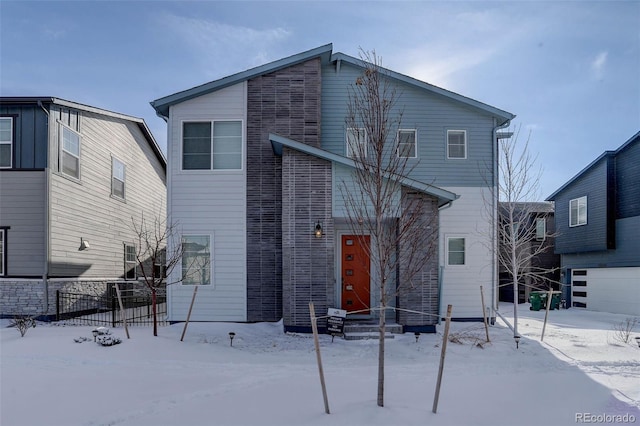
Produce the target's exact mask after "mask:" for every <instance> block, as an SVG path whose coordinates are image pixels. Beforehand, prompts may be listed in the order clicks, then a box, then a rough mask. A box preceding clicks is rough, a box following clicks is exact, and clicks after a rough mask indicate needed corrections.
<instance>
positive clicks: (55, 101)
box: [0, 96, 167, 170]
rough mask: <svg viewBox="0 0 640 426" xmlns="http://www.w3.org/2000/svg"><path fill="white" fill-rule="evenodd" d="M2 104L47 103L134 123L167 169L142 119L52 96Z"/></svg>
mask: <svg viewBox="0 0 640 426" xmlns="http://www.w3.org/2000/svg"><path fill="white" fill-rule="evenodd" d="M3 103H6V104H24V105H29V104H38V103H49V104H55V105H61V106H64V107H68V108H74V109H79V110H83V111H87V112H92V113H94V114H100V115H104V116H106V117H112V118H117V119H120V120H127V121H131V122H133V123H136V124H137V125H138V127H139V128H140V130H141V131H142V133H143V135H144V137H145V139H147V141H148V142H149V145H151V148H152V149H153V151H154V153H155V154H156V156H157V157H158V159H159V160H160V162H161V163H162V167H163V169H165V170H166V169H167V159H166V157H165V156H164V153H163V152H162V150H161V149H160V145H158V142H156V139H155V138H154V137H153V133H151V130H150V129H149V127H148V126H147V123H146V122H145V121H144V119H142V118H138V117H134V116H131V115H126V114H121V113H119V112H114V111H109V110H106V109H102V108H97V107H93V106H90V105H85V104H81V103H78V102H73V101H68V100H66V99H62V98H56V97H53V96H13V97H5V96H3V97H0V104H3Z"/></svg>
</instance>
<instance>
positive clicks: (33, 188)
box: [0, 171, 46, 277]
mask: <svg viewBox="0 0 640 426" xmlns="http://www.w3.org/2000/svg"><path fill="white" fill-rule="evenodd" d="M45 191H46V184H45V172H44V171H20V172H18V171H0V227H10V229H8V230H7V233H6V238H7V243H8V244H7V265H6V266H7V271H6V272H7V276H31V277H34V276H41V275H42V274H43V273H44V263H45V252H44V247H45V226H44V225H45V200H46V196H45Z"/></svg>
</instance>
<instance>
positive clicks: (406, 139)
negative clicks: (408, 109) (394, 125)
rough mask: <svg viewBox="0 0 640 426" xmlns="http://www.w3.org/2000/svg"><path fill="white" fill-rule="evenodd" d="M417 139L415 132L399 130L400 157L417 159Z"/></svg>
mask: <svg viewBox="0 0 640 426" xmlns="http://www.w3.org/2000/svg"><path fill="white" fill-rule="evenodd" d="M416 139H417V137H416V131H415V130H398V157H401V158H416V157H417V148H416V145H417V142H416Z"/></svg>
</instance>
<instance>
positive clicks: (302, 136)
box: [247, 59, 321, 321]
mask: <svg viewBox="0 0 640 426" xmlns="http://www.w3.org/2000/svg"><path fill="white" fill-rule="evenodd" d="M320 86H321V76H320V60H319V59H313V60H310V61H307V62H305V63H302V64H299V65H295V66H292V67H289V68H285V69H283V70H279V71H277V72H274V73H270V74H266V75H263V76H260V77H256V78H254V79H251V80H249V81H248V94H247V102H248V103H247V242H248V243H247V314H248V318H247V320H248V321H276V320H279V319H280V318H281V317H282V297H283V296H282V279H283V276H282V274H283V271H282V263H283V257H282V246H283V244H282V243H283V242H282V226H283V224H282V211H283V205H282V193H283V192H282V160H281V158H280V157H277V156H275V155H274V154H273V150H272V148H271V144H270V142H269V137H268V135H269V133H277V134H279V135H281V136H284V137H287V138H290V139H294V140H297V141H299V142H303V143H306V144H309V145H312V146H319V136H320V100H321V99H320ZM285 211H286V210H285ZM307 309H308V308H307Z"/></svg>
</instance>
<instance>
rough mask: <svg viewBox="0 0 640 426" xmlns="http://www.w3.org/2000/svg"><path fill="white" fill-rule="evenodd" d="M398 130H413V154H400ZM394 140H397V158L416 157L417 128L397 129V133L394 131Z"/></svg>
mask: <svg viewBox="0 0 640 426" xmlns="http://www.w3.org/2000/svg"><path fill="white" fill-rule="evenodd" d="M400 132H413V153H414V155H413V156H411V157H408V156H407V157H405V156H402V155H400ZM396 141H397V145H398V146H397V147H396V155H397V156H398V158H418V130H417V129H398V131H397V133H396Z"/></svg>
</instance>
